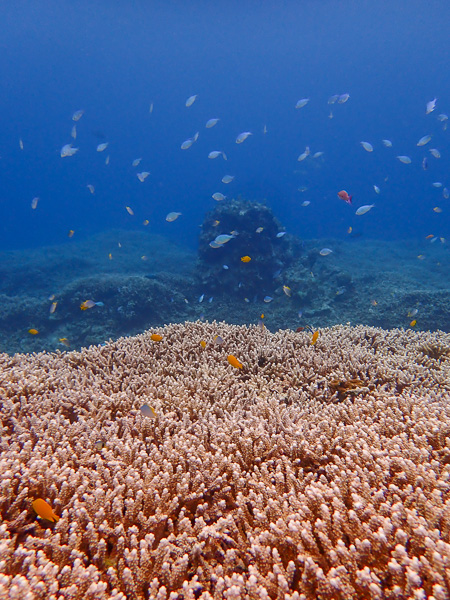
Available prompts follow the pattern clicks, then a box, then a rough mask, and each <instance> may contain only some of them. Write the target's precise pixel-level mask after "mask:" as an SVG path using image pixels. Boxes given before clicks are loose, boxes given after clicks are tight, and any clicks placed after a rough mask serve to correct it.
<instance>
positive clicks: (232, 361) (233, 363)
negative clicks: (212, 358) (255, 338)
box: [227, 354, 242, 369]
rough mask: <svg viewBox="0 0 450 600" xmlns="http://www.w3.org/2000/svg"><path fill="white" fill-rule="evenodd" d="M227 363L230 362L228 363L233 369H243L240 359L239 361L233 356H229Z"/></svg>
mask: <svg viewBox="0 0 450 600" xmlns="http://www.w3.org/2000/svg"><path fill="white" fill-rule="evenodd" d="M227 361H228V362H229V363H230V365H231V366H232V367H234V368H235V369H242V363H240V362H239V361H238V359H237V358H236V357H235V356H233V355H232V354H229V355H228V356H227Z"/></svg>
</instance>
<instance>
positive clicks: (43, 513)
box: [31, 498, 60, 523]
mask: <svg viewBox="0 0 450 600" xmlns="http://www.w3.org/2000/svg"><path fill="white" fill-rule="evenodd" d="M31 505H32V507H33V510H34V512H35V513H36V514H37V516H38V517H41V519H45V520H46V521H51V522H52V523H56V522H57V521H59V519H60V517H58V515H55V513H54V512H53V508H52V507H51V506H50V504H49V503H48V502H46V501H45V500H43V499H42V498H36V500H33V502H32V503H31Z"/></svg>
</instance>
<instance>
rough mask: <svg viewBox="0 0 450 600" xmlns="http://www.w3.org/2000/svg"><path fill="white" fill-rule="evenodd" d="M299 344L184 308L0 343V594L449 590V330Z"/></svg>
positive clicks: (354, 335)
mask: <svg viewBox="0 0 450 600" xmlns="http://www.w3.org/2000/svg"><path fill="white" fill-rule="evenodd" d="M152 333H159V334H161V335H162V336H163V339H162V340H161V341H160V342H158V343H155V342H154V341H152V339H151V334H152ZM216 335H220V336H221V337H222V338H223V340H224V343H223V344H221V345H218V344H215V343H214V336H216ZM202 340H205V341H206V345H204V344H203V345H201V344H200V342H201V341H202ZM310 341H311V335H310V334H308V333H305V332H301V333H294V332H291V331H279V332H278V333H275V334H272V333H270V332H268V331H267V330H264V329H260V328H257V327H243V326H242V327H238V326H231V325H226V324H223V323H186V324H185V325H170V326H168V327H166V328H164V329H161V330H158V331H157V332H155V331H149V332H147V333H145V334H142V335H139V336H136V337H133V338H123V339H120V340H118V341H116V342H112V343H108V344H106V345H104V346H98V347H90V348H88V349H85V350H83V351H81V352H70V353H66V354H61V353H56V354H48V353H42V354H35V355H16V356H14V357H9V356H7V355H1V356H0V368H1V373H0V393H1V399H2V402H1V413H0V416H1V425H2V431H1V462H0V475H1V489H0V515H1V525H0V597H1V598H11V599H20V600H35V599H44V598H45V599H46V600H66V599H69V598H70V599H73V600H76V599H95V600H106V599H108V600H113V599H114V600H119V599H122V600H125V599H130V600H134V599H136V600H137V599H139V600H141V599H144V598H145V599H147V598H148V599H158V600H164V599H171V600H181V599H190V598H202V599H205V600H206V599H219V598H227V599H238V598H249V599H260V598H267V599H268V598H273V599H283V600H309V599H315V598H320V599H342V600H344V599H349V598H364V599H369V598H371V599H381V598H389V599H399V598H429V599H432V598H433V599H435V600H443V599H445V598H448V597H449V593H450V545H449V543H450V540H449V532H450V499H449V490H450V479H449V474H450V403H449V398H450V335H448V334H444V333H441V332H436V333H426V332H413V331H411V330H408V331H403V330H393V331H383V330H381V329H376V328H368V327H362V326H359V327H354V328H351V327H344V326H337V327H333V328H330V329H324V330H321V332H320V336H319V338H318V341H317V343H316V344H315V345H314V346H313V345H311V343H310ZM203 346H205V347H203ZM228 355H233V356H235V357H236V358H237V359H238V360H239V361H240V362H241V363H242V365H243V367H242V369H235V368H233V366H232V365H230V364H229V363H228V361H227V356H228ZM336 382H338V384H339V385H338V384H337V383H336ZM348 382H350V383H348ZM143 404H148V405H149V406H151V407H152V408H154V411H155V414H156V417H155V418H151V417H147V416H145V415H143V414H142V412H141V410H140V407H141V406H142V405H143ZM37 498H42V499H44V500H45V501H46V502H48V503H49V505H50V506H51V507H52V509H53V510H54V512H55V514H56V515H58V516H59V517H60V519H59V520H58V521H57V522H54V523H53V522H50V521H46V520H45V519H41V518H39V517H37V516H36V513H35V512H34V510H33V508H32V502H33V500H35V499H37Z"/></svg>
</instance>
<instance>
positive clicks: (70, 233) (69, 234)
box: [67, 229, 75, 237]
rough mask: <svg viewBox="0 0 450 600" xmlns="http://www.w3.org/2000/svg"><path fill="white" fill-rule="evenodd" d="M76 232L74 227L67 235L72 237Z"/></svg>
mask: <svg viewBox="0 0 450 600" xmlns="http://www.w3.org/2000/svg"><path fill="white" fill-rule="evenodd" d="M74 233H75V231H74V230H73V229H71V230H70V231H69V233H68V234H67V237H72V236H73V234H74Z"/></svg>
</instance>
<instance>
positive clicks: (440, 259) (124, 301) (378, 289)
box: [0, 202, 450, 353]
mask: <svg viewBox="0 0 450 600" xmlns="http://www.w3.org/2000/svg"><path fill="white" fill-rule="evenodd" d="M230 205H231V206H233V205H234V204H233V202H231V203H230ZM249 205H250V206H251V207H253V206H254V205H253V204H249ZM237 206H242V204H241V203H238V204H237ZM217 210H218V211H224V215H225V222H226V218H227V215H228V212H227V210H229V209H227V204H225V203H223V204H218V206H217ZM253 210H254V209H253V208H250V211H253ZM255 210H256V213H255V214H257V215H259V218H260V219H261V220H263V222H264V223H266V221H264V219H266V220H267V223H266V228H265V229H264V228H263V231H262V232H260V233H256V229H257V228H256V227H253V226H254V224H251V219H249V221H245V222H244V225H245V226H246V227H247V228H249V227H250V225H251V229H250V233H249V234H248V240H250V241H251V243H255V244H256V247H255V248H258V243H261V240H262V239H265V238H260V236H264V235H265V231H266V229H267V230H270V231H272V232H273V236H272V238H271V239H270V240H266V242H264V243H266V247H267V248H272V252H273V256H272V254H270V256H267V257H266V258H264V259H263V258H261V260H260V259H259V258H258V252H257V251H256V250H255V252H253V251H252V249H250V248H244V247H240V246H239V244H242V240H245V239H246V235H247V234H246V233H245V231H244V233H243V235H242V237H241V234H239V235H237V236H236V237H235V238H233V239H232V240H230V241H229V242H228V243H227V244H225V247H223V248H215V249H213V248H210V247H209V245H208V243H209V240H210V238H211V237H212V236H215V235H217V233H216V230H218V227H219V226H217V227H212V224H213V223H214V221H213V220H212V219H213V216H212V215H209V216H208V218H207V222H205V225H204V230H205V232H204V233H203V234H202V236H203V237H202V245H201V247H202V248H203V249H204V251H205V252H211V253H212V254H211V257H212V259H214V260H218V261H219V259H217V258H214V257H220V256H222V253H227V252H231V253H235V254H233V259H232V260H229V261H228V262H229V264H227V263H223V264H226V265H227V266H228V267H229V268H228V269H223V266H222V263H221V262H220V261H219V262H217V263H215V262H213V263H209V262H208V261H206V260H203V259H201V260H200V259H199V258H198V256H197V253H196V251H194V250H191V249H189V248H185V247H183V248H181V247H179V246H177V245H175V244H173V243H171V242H169V241H168V240H167V239H166V238H164V237H161V236H158V235H154V234H152V233H149V232H147V231H146V232H144V233H143V232H136V231H133V232H124V231H111V232H108V233H104V234H102V235H99V236H93V237H92V238H88V239H86V240H83V241H73V240H71V243H70V244H69V243H68V244H66V245H63V246H59V247H51V248H41V249H35V250H33V251H20V252H9V253H3V254H0V351H3V352H8V353H14V352H39V351H42V350H56V349H57V348H60V349H64V348H66V346H65V345H63V344H62V342H60V340H61V339H63V340H66V339H67V340H68V342H67V343H68V344H69V345H68V348H69V349H71V350H73V349H79V348H81V347H83V346H86V345H89V344H99V343H103V342H104V341H105V340H108V339H111V338H112V339H116V338H117V337H119V336H121V335H135V334H137V333H140V332H141V331H143V330H145V329H148V328H149V327H156V326H160V325H163V324H165V323H175V322H183V321H185V320H197V319H202V318H205V319H207V320H209V321H212V320H214V319H215V320H224V321H226V322H228V323H233V324H251V323H257V321H258V319H259V317H260V315H261V314H262V313H264V314H265V319H264V322H265V324H266V326H267V327H269V328H270V329H271V330H272V331H276V330H277V329H280V328H282V329H286V328H291V329H293V330H296V329H297V327H299V326H305V325H311V326H313V327H315V328H317V327H324V326H331V325H334V324H338V323H349V322H350V323H351V324H364V325H371V326H374V325H375V326H379V327H383V328H385V329H389V328H393V327H405V328H406V327H409V326H410V323H411V322H412V321H416V323H415V327H416V328H417V329H421V330H424V329H441V330H443V331H450V280H449V275H448V274H449V273H450V253H449V252H448V251H447V247H446V245H445V244H442V243H440V245H439V246H437V245H436V244H434V245H430V244H429V243H427V244H428V245H427V246H425V243H424V242H417V243H413V242H407V243H406V242H392V243H387V242H377V241H373V240H362V239H360V238H358V240H350V239H349V240H347V241H337V240H326V239H324V240H303V241H302V242H301V243H300V241H299V240H298V239H297V238H295V237H294V236H292V235H291V234H289V233H287V234H286V235H284V236H283V237H281V238H277V237H276V231H278V230H279V229H281V226H280V224H279V223H278V222H277V221H276V219H274V217H273V215H272V214H271V213H270V211H268V209H267V208H266V207H264V206H263V205H257V209H255ZM232 214H233V215H234V212H233V213H232ZM238 216H239V215H238ZM233 218H234V217H233ZM230 219H231V217H230ZM217 220H219V219H217ZM208 223H209V225H208ZM229 225H230V227H231V226H232V222H231V220H230V223H229ZM227 228H228V226H227ZM220 231H221V232H222V231H226V229H223V230H220ZM231 231H233V229H231ZM236 231H238V232H239V230H236ZM271 235H272V233H271ZM252 236H253V237H252ZM72 241H73V243H72ZM323 247H329V248H331V249H333V252H332V253H331V254H330V255H328V256H321V255H320V249H321V248H323ZM233 248H234V249H233ZM241 252H246V254H243V255H241ZM109 255H111V259H110V258H109ZM246 255H248V256H251V257H252V260H251V261H250V262H248V263H242V262H241V260H240V257H241V256H246ZM261 256H262V255H261ZM418 256H420V257H421V259H420V260H418V258H417V257H418ZM423 257H425V258H423ZM228 258H230V259H231V258H232V257H231V256H229V257H228ZM280 264H281V265H282V266H280ZM275 267H276V270H275V271H274V270H273V269H274V268H275ZM252 274H253V275H252ZM252 277H253V279H252ZM286 286H287V287H288V288H289V289H288V290H286V291H287V292H288V293H289V295H287V294H286V292H285V291H284V289H285V287H286ZM267 290H268V291H267ZM266 291H267V294H268V296H270V298H272V300H270V302H264V297H265V293H266ZM53 296H54V297H55V301H56V302H57V308H56V310H55V312H54V313H50V312H49V311H50V308H51V305H52V302H53V300H50V299H49V298H50V297H53ZM88 299H91V300H93V301H96V302H103V306H95V307H94V308H93V309H90V310H86V311H81V310H80V304H81V303H82V302H84V301H85V300H88ZM199 300H202V302H200V301H199ZM30 328H35V329H37V330H38V331H39V334H37V335H30V334H29V333H28V330H29V329H30Z"/></svg>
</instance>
